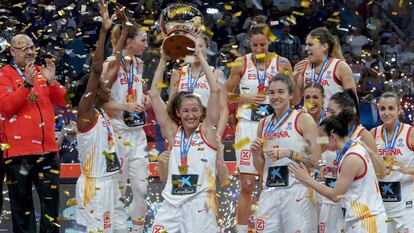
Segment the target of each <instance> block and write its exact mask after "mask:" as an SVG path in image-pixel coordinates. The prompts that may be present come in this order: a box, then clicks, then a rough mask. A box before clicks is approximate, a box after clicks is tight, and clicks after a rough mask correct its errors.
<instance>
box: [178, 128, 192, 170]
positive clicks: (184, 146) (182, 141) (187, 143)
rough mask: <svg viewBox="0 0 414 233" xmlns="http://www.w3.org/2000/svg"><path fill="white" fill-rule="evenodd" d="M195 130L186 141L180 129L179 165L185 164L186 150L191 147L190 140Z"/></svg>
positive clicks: (183, 132)
mask: <svg viewBox="0 0 414 233" xmlns="http://www.w3.org/2000/svg"><path fill="white" fill-rule="evenodd" d="M194 133H195V131H194V132H193V133H192V134H191V135H190V137H189V138H188V140H187V141H185V131H184V129H182V131H181V135H180V136H181V137H180V158H181V166H185V165H187V156H188V151H189V150H190V147H191V141H193V136H194Z"/></svg>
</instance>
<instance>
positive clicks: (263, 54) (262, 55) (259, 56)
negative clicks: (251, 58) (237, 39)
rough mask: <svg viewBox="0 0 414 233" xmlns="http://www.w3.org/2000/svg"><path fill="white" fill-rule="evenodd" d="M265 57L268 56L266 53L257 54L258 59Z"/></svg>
mask: <svg viewBox="0 0 414 233" xmlns="http://www.w3.org/2000/svg"><path fill="white" fill-rule="evenodd" d="M265 57H266V54H265V53H259V54H256V59H262V58H265Z"/></svg>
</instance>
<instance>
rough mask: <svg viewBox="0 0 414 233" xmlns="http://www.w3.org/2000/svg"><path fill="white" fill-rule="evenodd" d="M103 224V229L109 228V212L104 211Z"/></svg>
mask: <svg viewBox="0 0 414 233" xmlns="http://www.w3.org/2000/svg"><path fill="white" fill-rule="evenodd" d="M103 223H104V229H109V228H111V227H112V226H111V212H109V211H106V212H105V213H104V214H103Z"/></svg>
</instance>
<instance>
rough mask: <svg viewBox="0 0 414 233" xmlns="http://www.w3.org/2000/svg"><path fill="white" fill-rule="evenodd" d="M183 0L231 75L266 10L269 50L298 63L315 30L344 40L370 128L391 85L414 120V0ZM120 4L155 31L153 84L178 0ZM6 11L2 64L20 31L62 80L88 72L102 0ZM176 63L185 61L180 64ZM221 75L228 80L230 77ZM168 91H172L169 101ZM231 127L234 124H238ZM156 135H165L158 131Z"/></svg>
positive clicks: (148, 65)
mask: <svg viewBox="0 0 414 233" xmlns="http://www.w3.org/2000/svg"><path fill="white" fill-rule="evenodd" d="M112 2H116V1H112ZM182 2H184V3H185V2H187V3H191V4H193V5H196V6H197V8H198V9H199V10H200V11H201V12H202V13H203V14H204V16H205V18H204V25H205V27H206V30H205V33H206V34H207V35H209V36H211V38H212V43H211V45H210V48H209V50H210V51H209V52H208V54H209V56H210V60H209V62H210V63H211V64H212V65H214V66H215V67H219V68H220V69H221V70H222V71H223V72H224V74H225V77H228V75H229V73H230V68H229V67H228V66H227V63H230V62H233V60H234V59H235V58H236V57H238V56H241V55H244V54H246V53H249V52H251V51H249V50H250V48H249V43H248V41H247V37H246V32H247V30H248V28H249V26H250V25H251V23H252V19H253V18H254V17H256V16H258V15H263V16H264V17H265V18H266V22H267V23H268V25H269V26H270V29H271V33H272V34H273V35H274V37H273V38H274V40H273V42H272V43H271V45H270V48H269V50H270V51H272V52H276V53H277V54H279V55H281V56H284V57H286V58H288V59H289V60H290V62H291V64H292V66H294V65H295V64H296V63H297V62H298V61H300V60H302V59H303V58H306V56H307V55H306V54H305V52H304V43H305V42H304V40H305V36H306V35H307V34H308V33H309V31H310V30H311V29H313V28H316V27H319V26H325V27H326V28H328V29H329V31H330V32H331V33H332V34H333V35H336V36H337V37H338V38H339V39H340V41H341V46H342V52H343V55H344V59H345V60H346V62H347V63H348V64H349V65H350V66H351V68H352V71H353V74H354V78H355V82H356V84H357V88H358V97H359V100H360V102H361V103H360V109H361V112H362V113H363V114H362V115H363V116H362V117H361V121H362V123H363V124H364V125H365V126H366V127H367V128H372V127H374V126H376V125H379V123H380V122H379V118H378V116H377V111H376V99H377V98H378V97H379V95H380V94H381V93H383V92H385V91H393V92H395V93H397V94H399V96H400V97H401V98H402V106H403V109H404V112H405V118H406V122H408V123H411V121H412V112H413V104H414V101H413V97H414V81H413V71H414V40H413V39H414V28H413V27H414V11H413V6H412V5H413V4H412V2H411V1H394V0H377V1H367V0H362V1H361V0H359V1H358V0H346V1H329V0H319V1H298V0H296V1H272V0H263V1H256V0H245V1H218V0H209V1H199V0H198V1H182ZM118 3H120V4H122V5H124V6H126V7H127V9H129V11H128V12H127V13H128V14H129V15H130V18H132V19H134V20H135V21H136V22H137V23H139V24H141V25H142V26H143V27H146V30H148V43H149V47H148V49H147V50H146V52H145V54H144V55H143V56H142V59H143V61H144V65H145V67H144V74H143V76H144V79H146V80H148V82H147V87H149V84H150V83H151V80H152V77H153V75H154V71H155V68H156V64H158V59H159V48H160V45H161V42H162V40H161V39H162V34H161V32H160V28H159V24H158V22H157V20H158V18H159V15H160V12H161V11H162V9H164V8H165V7H166V6H167V5H169V4H171V3H176V1H169V0H164V1H160V0H146V1H144V0H121V1H118ZM114 6H115V4H111V5H110V7H112V8H113V7H114ZM111 10H112V9H110V11H111ZM0 12H1V16H0V50H1V51H2V52H1V53H0V65H1V64H6V63H8V62H9V60H10V54H9V53H8V48H7V47H8V43H9V42H10V40H11V38H12V36H13V35H15V34H17V33H21V32H22V33H25V34H27V35H29V36H31V37H32V38H33V39H34V42H35V46H36V51H37V53H38V60H39V61H43V60H44V58H46V57H49V58H53V59H54V62H55V63H56V76H57V80H58V81H59V82H60V83H61V84H62V85H64V86H66V87H70V86H73V85H75V83H76V81H78V80H80V79H81V78H82V77H83V76H84V75H86V74H87V72H88V70H89V62H90V57H91V52H92V51H94V49H95V43H96V41H97V40H98V36H99V29H100V24H101V23H100V19H99V8H98V4H96V1H93V0H80V1H69V0H59V1H44V0H31V1H29V0H27V1H20V2H16V1H10V0H3V1H2V3H0ZM151 20H152V21H151ZM111 53H112V48H111V43H110V40H107V45H106V46H105V57H108V56H110V54H111ZM172 66H176V67H178V63H177V64H175V65H174V64H172ZM166 77H168V75H167V76H166ZM219 81H220V83H221V84H222V83H224V82H225V81H226V80H219ZM167 96H168V93H165V97H166V99H167ZM56 111H57V115H58V116H59V117H58V120H57V124H56V131H57V137H58V138H59V135H60V134H59V132H65V134H62V137H60V138H59V142H60V144H61V146H62V149H65V150H68V151H69V152H70V153H72V152H73V151H72V150H71V149H70V148H71V146H75V145H74V144H73V140H71V136H70V132H71V130H72V128H74V127H73V126H70V125H71V123H70V120H73V119H74V118H73V115H74V110H73V109H71V108H70V107H68V108H64V109H57V110H56ZM150 122H151V121H150ZM152 122H155V121H152ZM65 125H66V127H64V126H65ZM149 125H150V126H149V129H148V127H147V130H149V131H152V132H157V130H156V129H155V126H154V125H155V124H152V127H153V129H151V124H149ZM233 125H234V124H233ZM229 127H230V128H231V127H232V124H231V122H230V125H229ZM231 131H232V130H231V129H230V130H229V132H231ZM73 135H74V134H73ZM150 135H151V134H150ZM158 136H159V135H158ZM152 137H153V139H157V138H161V137H157V135H156V133H153V134H152ZM228 138H231V136H229V137H228ZM68 148H69V149H68ZM68 161H76V155H71V156H70V157H69V159H68Z"/></svg>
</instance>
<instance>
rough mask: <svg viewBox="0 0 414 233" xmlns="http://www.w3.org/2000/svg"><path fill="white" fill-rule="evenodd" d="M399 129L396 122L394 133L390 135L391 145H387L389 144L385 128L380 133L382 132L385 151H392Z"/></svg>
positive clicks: (398, 124)
mask: <svg viewBox="0 0 414 233" xmlns="http://www.w3.org/2000/svg"><path fill="white" fill-rule="evenodd" d="M400 127H401V123H400V122H399V121H398V122H397V124H396V125H395V126H394V132H393V133H392V137H391V144H389V142H388V134H387V129H385V127H383V131H382V132H383V137H384V141H385V149H386V150H392V149H394V146H395V142H396V141H397V135H398V132H399V131H400Z"/></svg>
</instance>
